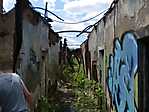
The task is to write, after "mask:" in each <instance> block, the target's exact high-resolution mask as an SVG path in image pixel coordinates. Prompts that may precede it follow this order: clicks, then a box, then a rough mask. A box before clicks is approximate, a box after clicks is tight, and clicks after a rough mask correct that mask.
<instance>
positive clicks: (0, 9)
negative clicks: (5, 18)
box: [0, 0, 3, 14]
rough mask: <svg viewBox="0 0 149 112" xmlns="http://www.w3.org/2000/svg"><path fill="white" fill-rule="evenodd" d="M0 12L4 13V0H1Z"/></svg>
mask: <svg viewBox="0 0 149 112" xmlns="http://www.w3.org/2000/svg"><path fill="white" fill-rule="evenodd" d="M0 13H1V14H2V13H3V0H0Z"/></svg>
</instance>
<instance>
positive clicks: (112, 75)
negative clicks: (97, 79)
mask: <svg viewBox="0 0 149 112" xmlns="http://www.w3.org/2000/svg"><path fill="white" fill-rule="evenodd" d="M113 53H114V54H113V55H110V57H109V69H108V80H107V83H108V87H109V91H110V94H111V97H112V102H113V103H114V105H115V107H116V110H117V112H136V111H137V108H136V105H135V104H136V103H135V97H134V78H135V75H136V72H137V68H138V46H137V42H136V39H135V35H134V34H133V33H131V32H127V33H125V34H124V35H123V37H122V42H121V41H120V40H119V39H118V38H117V39H115V41H114V50H113Z"/></svg>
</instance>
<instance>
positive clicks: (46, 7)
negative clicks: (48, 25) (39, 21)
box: [44, 2, 48, 18]
mask: <svg viewBox="0 0 149 112" xmlns="http://www.w3.org/2000/svg"><path fill="white" fill-rule="evenodd" d="M47 9H48V2H46V6H45V14H44V17H45V18H47V16H48V15H47V14H48V13H47Z"/></svg>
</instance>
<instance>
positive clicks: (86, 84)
mask: <svg viewBox="0 0 149 112" xmlns="http://www.w3.org/2000/svg"><path fill="white" fill-rule="evenodd" d="M72 61H73V62H72V64H73V67H74V68H72V67H71V66H69V65H65V67H63V68H64V70H63V75H62V76H63V77H64V78H63V79H65V84H64V85H63V87H64V86H65V88H69V89H71V90H72V94H73V95H74V97H73V100H72V101H71V102H69V104H70V105H71V106H72V107H73V110H74V111H72V112H106V104H105V96H104V92H103V89H102V87H101V85H100V84H99V83H98V82H96V81H94V80H88V78H87V76H86V75H85V74H84V71H83V67H82V65H81V68H78V67H79V65H78V64H77V61H76V60H75V59H73V60H72ZM78 69H79V71H78ZM57 95H58V93H57ZM53 97H55V96H53ZM56 100H59V99H58V97H57V96H56ZM59 101H60V100H59ZM59 101H58V102H59ZM58 102H54V100H53V101H48V100H47V99H46V98H44V97H43V98H41V102H40V103H41V104H39V105H40V112H65V108H64V107H65V106H66V105H67V106H68V104H67V103H66V102H62V103H58ZM70 105H69V106H70ZM67 112H69V111H67ZM70 112H71V111H70Z"/></svg>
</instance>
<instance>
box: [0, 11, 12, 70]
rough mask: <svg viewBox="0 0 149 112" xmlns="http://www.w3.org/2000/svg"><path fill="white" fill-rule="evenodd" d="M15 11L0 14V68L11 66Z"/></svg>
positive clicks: (10, 67)
mask: <svg viewBox="0 0 149 112" xmlns="http://www.w3.org/2000/svg"><path fill="white" fill-rule="evenodd" d="M14 35H15V11H14V10H11V11H10V12H9V13H7V14H0V70H3V69H5V70H6V69H9V70H12V68H13V50H14V49H13V48H14V44H13V42H14Z"/></svg>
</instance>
